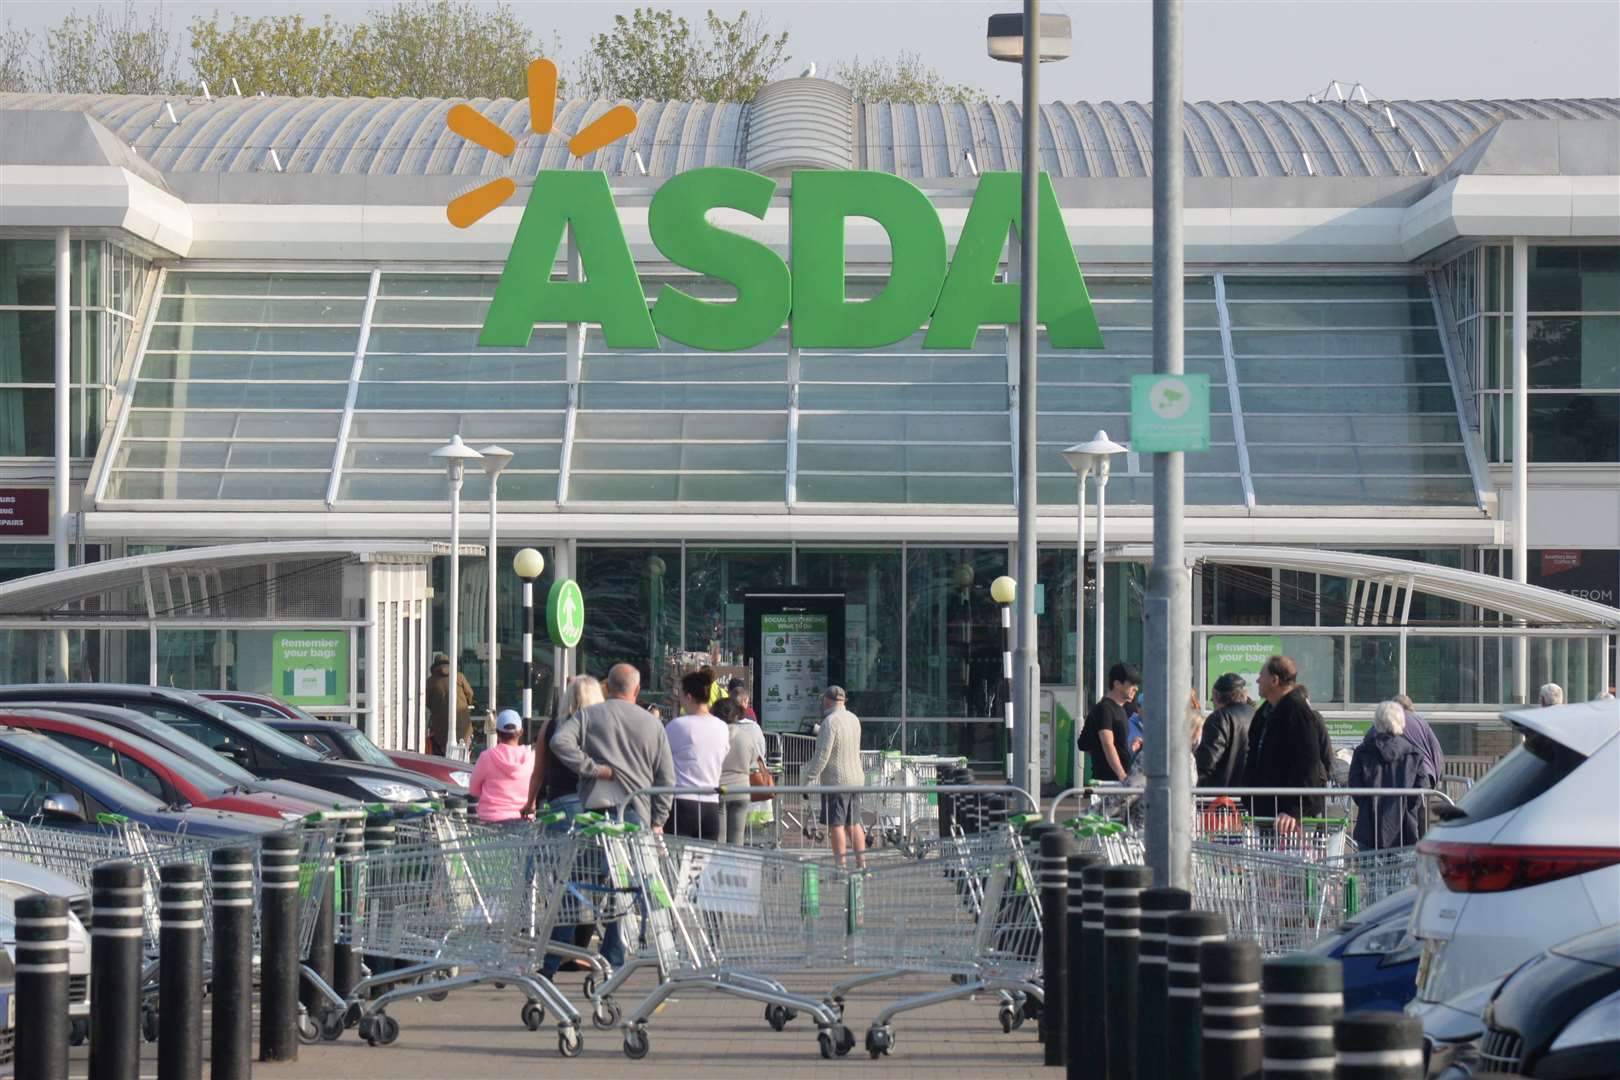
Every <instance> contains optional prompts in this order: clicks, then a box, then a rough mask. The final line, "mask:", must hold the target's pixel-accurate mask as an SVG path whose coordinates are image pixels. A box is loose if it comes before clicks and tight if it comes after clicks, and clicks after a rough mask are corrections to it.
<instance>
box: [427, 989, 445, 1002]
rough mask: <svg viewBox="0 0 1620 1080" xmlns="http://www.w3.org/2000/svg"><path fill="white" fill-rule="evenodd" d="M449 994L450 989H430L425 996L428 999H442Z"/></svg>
mask: <svg viewBox="0 0 1620 1080" xmlns="http://www.w3.org/2000/svg"><path fill="white" fill-rule="evenodd" d="M449 996H450V991H448V990H430V991H428V996H427V997H428V1000H429V1001H443V1000H445V999H446V998H448V997H449Z"/></svg>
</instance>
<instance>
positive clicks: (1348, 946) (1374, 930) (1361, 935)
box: [1308, 888, 1419, 1012]
mask: <svg viewBox="0 0 1620 1080" xmlns="http://www.w3.org/2000/svg"><path fill="white" fill-rule="evenodd" d="M1416 900H1417V889H1416V888H1410V889H1402V890H1401V891H1400V892H1398V893H1395V894H1394V895H1393V896H1386V897H1385V898H1384V899H1382V900H1380V901H1379V902H1378V903H1376V904H1373V905H1372V906H1370V907H1368V908H1366V909H1364V910H1362V911H1360V912H1358V913H1357V914H1356V916H1355V917H1354V918H1353V919H1350V920H1348V921H1347V922H1345V923H1343V924H1341V925H1340V926H1339V929H1338V930H1337V931H1336V932H1334V933H1332V934H1329V935H1327V936H1326V937H1323V938H1321V939H1320V940H1318V941H1317V942H1316V943H1315V944H1314V945H1312V946H1311V947H1310V949H1309V950H1308V951H1309V952H1312V953H1314V954H1316V955H1317V956H1326V957H1331V958H1332V959H1334V960H1338V961H1340V962H1341V965H1342V966H1343V969H1344V1010H1345V1012H1380V1011H1381V1012H1400V1011H1401V1010H1402V1009H1404V1008H1405V1007H1406V1003H1407V1002H1409V1001H1411V1000H1412V995H1413V994H1415V993H1417V963H1418V952H1419V947H1418V943H1417V939H1416V938H1414V937H1413V936H1412V934H1411V932H1410V930H1409V929H1408V925H1407V924H1409V923H1410V922H1411V921H1412V907H1413V904H1414V903H1415V902H1416Z"/></svg>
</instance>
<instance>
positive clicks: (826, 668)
mask: <svg viewBox="0 0 1620 1080" xmlns="http://www.w3.org/2000/svg"><path fill="white" fill-rule="evenodd" d="M845 602H846V598H845V596H844V595H843V594H842V593H813V592H808V591H805V592H795V591H783V592H778V593H748V594H746V595H745V596H744V597H743V607H744V610H745V612H746V614H745V617H744V629H743V641H744V646H743V652H744V655H745V656H746V658H747V661H748V664H749V666H751V667H752V668H753V670H754V685H755V689H754V709H755V711H756V712H758V713H759V723H760V726H761V727H763V728H764V729H765V730H766V731H810V730H811V729H812V728H813V726H814V725H815V724H817V723H819V722H820V721H821V694H822V691H824V690H825V689H826V688H827V687H828V686H843V685H844V650H845V648H846V647H847V644H848V642H847V639H846V637H845V626H846V619H845Z"/></svg>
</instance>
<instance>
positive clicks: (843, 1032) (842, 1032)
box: [834, 1024, 855, 1057]
mask: <svg viewBox="0 0 1620 1080" xmlns="http://www.w3.org/2000/svg"><path fill="white" fill-rule="evenodd" d="M834 1049H836V1050H837V1051H838V1056H839V1057H843V1056H844V1055H845V1054H847V1053H849V1052H850V1051H851V1050H853V1049H855V1033H854V1032H853V1031H851V1030H849V1028H847V1027H845V1026H844V1025H843V1024H839V1025H838V1045H837V1046H836V1047H835V1048H834Z"/></svg>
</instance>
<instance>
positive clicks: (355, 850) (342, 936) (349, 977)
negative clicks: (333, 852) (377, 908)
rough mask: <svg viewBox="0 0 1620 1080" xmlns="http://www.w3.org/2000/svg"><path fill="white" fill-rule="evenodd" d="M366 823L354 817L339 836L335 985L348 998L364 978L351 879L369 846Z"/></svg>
mask: <svg viewBox="0 0 1620 1080" xmlns="http://www.w3.org/2000/svg"><path fill="white" fill-rule="evenodd" d="M365 836H366V830H365V826H364V825H362V824H361V823H360V822H359V821H350V822H347V823H346V824H345V825H344V826H343V831H342V832H341V833H339V834H338V839H337V862H336V864H335V865H334V866H333V868H332V879H333V881H334V882H335V883H336V886H337V897H338V899H337V939H338V940H337V944H335V945H333V946H332V989H333V990H336V991H337V992H338V996H340V997H342V998H343V999H344V1000H345V1001H347V1000H348V998H349V996H350V995H351V994H353V993H354V984H355V983H357V982H359V981H360V954H359V953H357V952H355V951H354V947H353V946H352V945H350V944H349V942H350V941H352V940H353V935H354V883H353V882H352V881H351V880H350V879H349V875H350V872H351V870H352V869H353V867H352V861H353V859H354V857H355V856H357V855H359V854H360V853H361V852H362V851H364V850H365V847H366V841H365Z"/></svg>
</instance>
